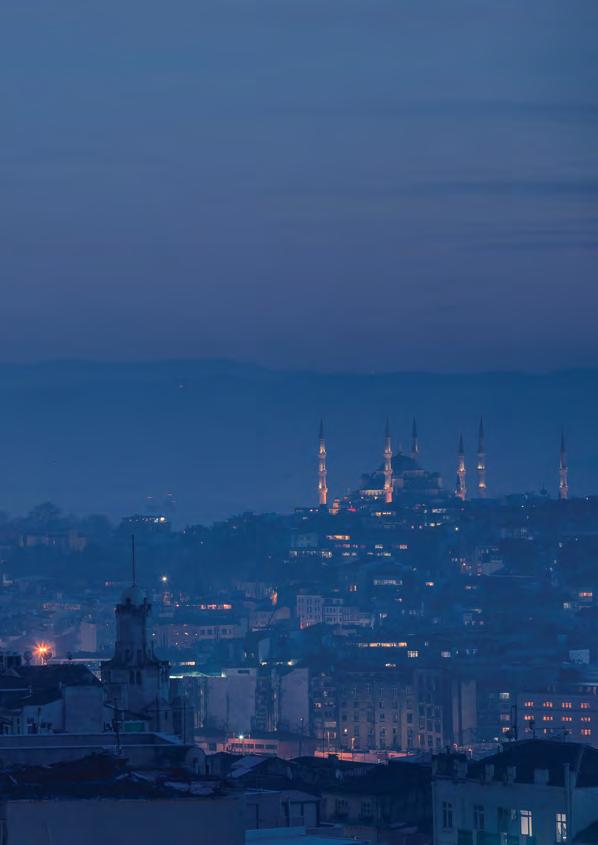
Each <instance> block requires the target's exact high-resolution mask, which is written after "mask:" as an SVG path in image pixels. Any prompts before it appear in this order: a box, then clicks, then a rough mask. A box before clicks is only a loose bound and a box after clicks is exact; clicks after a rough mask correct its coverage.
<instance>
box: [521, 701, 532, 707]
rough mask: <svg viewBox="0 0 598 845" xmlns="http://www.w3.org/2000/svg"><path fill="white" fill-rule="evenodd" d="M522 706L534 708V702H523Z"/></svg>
mask: <svg viewBox="0 0 598 845" xmlns="http://www.w3.org/2000/svg"><path fill="white" fill-rule="evenodd" d="M523 706H524V707H533V706H534V702H533V701H524V702H523Z"/></svg>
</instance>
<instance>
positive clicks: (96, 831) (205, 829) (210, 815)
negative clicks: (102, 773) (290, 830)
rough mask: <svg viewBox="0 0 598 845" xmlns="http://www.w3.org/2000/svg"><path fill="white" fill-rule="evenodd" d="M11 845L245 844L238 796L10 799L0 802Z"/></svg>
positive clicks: (241, 809) (2, 818)
mask: <svg viewBox="0 0 598 845" xmlns="http://www.w3.org/2000/svg"><path fill="white" fill-rule="evenodd" d="M0 821H2V822H3V823H4V829H5V832H6V837H5V838H6V841H8V842H10V845H33V843H40V845H41V843H44V842H53V843H60V845H81V843H82V842H85V845H106V843H107V842H110V845H135V843H139V845H141V843H143V845H164V843H165V842H176V843H177V845H192V843H193V845H197V843H198V842H201V843H202V845H222V843H226V845H242V843H243V842H244V825H243V807H242V802H240V801H239V799H237V798H232V797H224V798H203V799H193V798H187V799H179V800H171V799H161V800H156V801H150V800H146V799H136V800H114V799H106V798H104V799H93V800H83V799H80V800H64V801H62V800H51V801H50V800H45V801H40V800H36V801H32V800H23V801H6V802H2V804H0Z"/></svg>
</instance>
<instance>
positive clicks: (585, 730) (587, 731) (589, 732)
mask: <svg viewBox="0 0 598 845" xmlns="http://www.w3.org/2000/svg"><path fill="white" fill-rule="evenodd" d="M581 735H582V736H591V735H592V729H591V728H582V729H581Z"/></svg>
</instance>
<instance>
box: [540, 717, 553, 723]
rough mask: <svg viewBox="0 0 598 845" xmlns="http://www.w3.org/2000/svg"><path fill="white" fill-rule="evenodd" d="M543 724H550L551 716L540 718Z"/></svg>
mask: <svg viewBox="0 0 598 845" xmlns="http://www.w3.org/2000/svg"><path fill="white" fill-rule="evenodd" d="M542 721H543V722H552V716H542Z"/></svg>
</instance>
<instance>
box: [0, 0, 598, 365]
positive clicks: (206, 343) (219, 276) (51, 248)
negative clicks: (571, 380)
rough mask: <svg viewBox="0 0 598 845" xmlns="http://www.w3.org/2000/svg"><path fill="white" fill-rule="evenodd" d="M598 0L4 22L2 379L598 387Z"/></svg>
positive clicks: (208, 9)
mask: <svg viewBox="0 0 598 845" xmlns="http://www.w3.org/2000/svg"><path fill="white" fill-rule="evenodd" d="M597 44H598V3H597V2H596V0H585V2H583V0H566V2H564V0H429V2H426V0H392V1H391V2H386V1H385V0H259V2H255V0H173V2H168V3H166V2H163V0H161V2H157V0H143V2H138V1H137V0H128V2H126V3H122V2H101V3H99V2H94V3H92V2H84V0H71V2H64V0H56V2H51V3H50V2H42V3H40V2H33V0H18V2H3V3H1V4H0V109H1V111H0V190H1V197H2V201H1V203H0V284H1V296H2V300H1V301H2V331H1V332H0V360H24V359H47V358H56V357H64V356H68V357H71V356H77V357H94V358H111V359H115V358H127V359H133V358H148V357H152V358H153V357H163V356H169V357H172V356H203V355H210V356H212V355H213V356H227V357H234V358H239V359H242V360H251V361H258V362H261V363H266V364H270V365H276V366H307V367H312V366H318V367H323V368H329V367H342V368H362V369H409V368H415V369H416V368H419V367H426V368H433V369H443V368H458V369H471V368H478V367H481V368H488V367H490V368H493V367H497V368H502V367H527V368H532V367H538V368H545V367H559V366H576V365H584V364H593V365H596V364H598V333H597V332H596V329H595V322H596V316H595V315H596V307H597V306H598V284H597V281H598V50H597V49H596V45H597Z"/></svg>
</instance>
